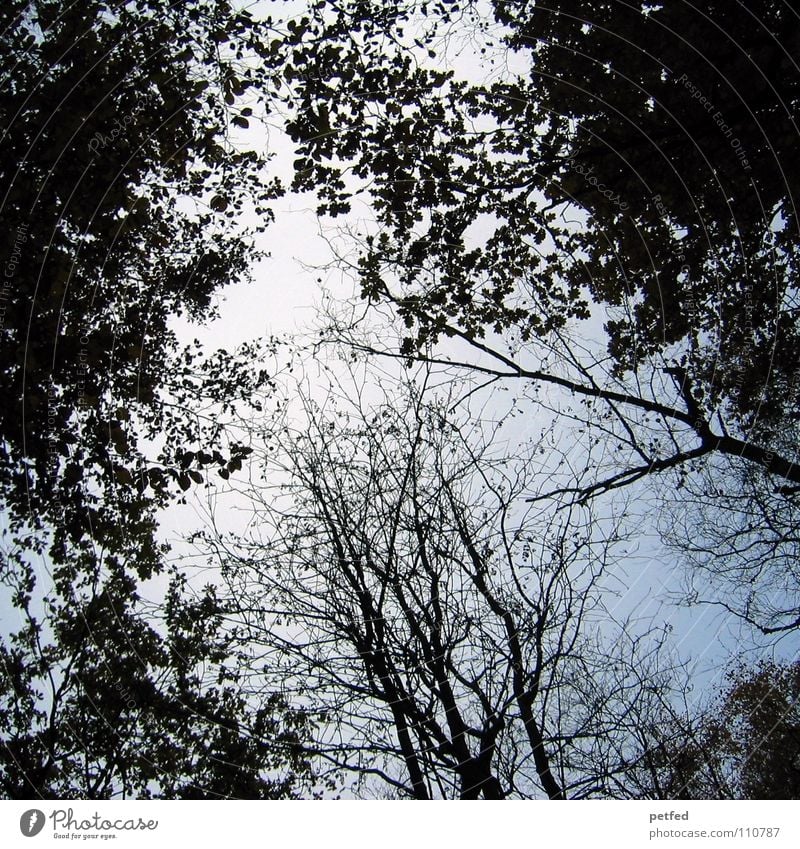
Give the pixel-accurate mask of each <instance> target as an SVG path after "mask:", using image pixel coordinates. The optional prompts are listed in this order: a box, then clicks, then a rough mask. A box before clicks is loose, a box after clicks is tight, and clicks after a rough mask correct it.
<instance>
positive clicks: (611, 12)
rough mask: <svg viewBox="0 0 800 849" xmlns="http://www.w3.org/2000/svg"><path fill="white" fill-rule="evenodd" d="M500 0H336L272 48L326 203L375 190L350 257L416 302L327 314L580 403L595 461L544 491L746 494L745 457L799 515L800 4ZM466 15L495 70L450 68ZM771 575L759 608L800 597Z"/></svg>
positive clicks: (368, 283)
mask: <svg viewBox="0 0 800 849" xmlns="http://www.w3.org/2000/svg"><path fill="white" fill-rule="evenodd" d="M493 9H494V11H493V13H492V14H489V15H488V16H484V17H481V16H482V13H481V11H480V9H479V8H478V7H477V6H476V5H473V4H460V3H459V4H455V3H450V2H439V3H434V4H424V5H423V7H421V8H419V9H418V8H417V7H416V6H415V4H408V5H406V6H399V7H397V6H395V5H394V4H391V5H389V4H384V5H380V6H379V8H378V9H367V7H366V6H365V5H364V4H362V3H359V2H352V3H344V4H335V5H334V4H320V5H318V6H317V7H315V8H314V9H313V10H312V11H310V12H309V13H308V14H306V15H305V16H304V17H303V18H302V19H299V20H296V21H295V22H293V24H292V25H291V26H289V27H288V28H287V30H286V32H285V33H284V35H283V38H282V45H283V49H278V47H276V46H275V44H273V49H272V50H271V51H270V53H269V54H268V55H266V56H265V61H266V62H267V63H268V64H271V65H272V66H273V67H274V68H275V70H276V71H278V70H281V71H284V72H285V73H284V88H283V97H284V99H285V101H286V103H287V105H288V108H289V109H290V112H291V116H292V120H291V121H290V122H289V124H288V125H287V126H288V130H289V132H290V133H291V135H292V137H293V139H294V140H295V142H296V144H297V146H298V153H299V156H298V159H297V160H296V175H295V187H296V188H302V189H316V190H317V192H318V194H319V197H320V201H321V203H320V207H319V208H320V212H321V213H328V214H330V215H333V216H336V215H341V214H343V213H345V212H347V210H348V209H349V207H350V204H351V201H352V200H353V198H359V199H360V198H362V197H364V196H365V197H366V198H367V199H368V200H369V202H370V204H371V208H372V214H373V216H374V221H373V222H372V223H370V222H366V223H365V224H364V226H361V227H359V228H358V233H356V234H354V238H353V246H354V249H355V251H356V258H355V259H348V260H347V262H346V263H345V262H343V263H342V264H346V265H347V266H348V270H349V271H350V272H351V273H353V274H354V275H355V277H356V279H357V281H358V285H359V289H360V293H361V295H362V297H363V298H365V299H366V300H367V301H368V302H369V303H370V304H371V305H376V304H379V305H384V306H387V305H388V306H389V307H390V308H391V309H392V310H393V311H394V313H395V314H396V315H397V316H398V317H399V318H400V319H401V320H402V321H403V322H404V324H405V327H406V330H405V332H404V338H403V339H402V340H401V342H400V345H399V346H398V345H395V344H394V343H393V341H390V342H388V343H384V344H376V343H374V342H372V343H367V344H364V343H363V342H362V341H361V340H359V339H358V338H357V337H358V334H359V333H360V331H359V330H358V329H355V330H354V329H353V328H352V327H351V326H349V324H348V321H349V320H350V319H349V318H348V320H347V321H345V322H342V321H339V322H338V323H337V324H336V325H335V326H334V328H333V334H334V335H335V336H336V337H338V338H340V339H341V338H349V339H350V340H351V341H355V343H356V344H357V345H359V346H360V347H361V349H362V350H369V351H371V352H373V353H378V354H381V355H383V356H397V357H400V358H404V359H412V360H413V359H417V360H427V361H431V362H439V363H442V362H445V361H446V362H449V363H451V364H454V365H458V366H460V367H462V368H463V369H466V370H469V371H470V372H472V373H473V374H477V375H482V376H483V377H484V379H485V380H486V381H494V382H495V383H498V384H499V383H511V382H513V383H515V384H517V385H521V386H522V385H526V386H527V387H528V388H527V389H520V392H523V391H527V392H529V393H530V394H531V397H532V399H533V401H534V403H535V404H536V405H537V407H539V409H541V408H542V406H545V407H549V408H550V409H551V410H552V411H553V413H554V414H555V415H556V416H557V417H559V418H561V419H562V421H567V422H570V421H572V422H576V423H577V425H578V427H579V428H580V429H582V431H583V433H584V435H585V436H586V441H585V446H584V449H583V452H584V461H585V462H584V463H581V464H580V466H581V467H583V466H584V465H585V466H586V467H587V468H588V469H589V470H590V473H589V474H581V475H580V481H578V480H576V479H575V478H574V477H573V478H572V479H568V478H566V479H563V480H562V481H560V482H559V483H558V484H557V485H555V486H554V487H553V488H552V489H551V490H549V491H547V490H545V491H541V492H538V493H532V497H537V498H539V497H541V498H543V499H544V498H553V497H556V498H562V497H564V496H570V497H571V498H572V499H574V500H575V501H576V502H579V503H582V502H585V501H586V500H587V499H594V498H599V497H601V496H604V495H606V494H608V493H611V492H615V491H619V490H620V489H622V488H627V487H633V486H642V485H645V484H646V483H647V481H648V479H649V480H651V481H652V482H653V483H652V485H653V488H654V489H658V490H659V491H660V492H661V493H662V494H664V493H666V494H667V497H666V498H664V501H669V500H671V501H672V502H673V503H679V502H680V496H678V498H670V494H671V493H674V492H675V491H676V490H680V489H681V488H682V487H684V486H685V485H687V481H688V482H689V483H690V484H691V485H692V486H694V487H695V488H696V489H698V490H699V489H700V488H701V487H702V485H703V480H704V479H705V480H708V479H709V478H711V479H713V481H714V483H715V486H714V488H713V490H712V489H710V488H708V487H706V488H705V489H706V492H705V497H706V498H708V497H711V498H714V497H715V496H714V495H712V492H715V491H716V492H718V493H723V494H727V496H729V497H731V498H734V497H736V496H737V494H738V493H739V492H740V490H741V488H742V485H743V484H742V481H743V480H746V479H747V480H750V481H751V484H746V485H747V486H751V485H754V486H756V487H757V489H758V490H759V492H761V493H762V496H764V495H767V494H768V497H761V502H762V504H766V503H767V502H768V501H772V502H777V504H778V506H777V509H776V510H775V511H774V512H773V513H772V514H771V519H770V521H771V522H773V523H774V524H775V526H776V529H775V536H776V537H777V538H779V539H780V538H783V537H786V536H787V535H788V536H793V535H794V524H793V523H794V521H795V519H794V514H795V509H796V506H795V501H796V498H797V495H798V493H799V492H800V490H798V484H800V466H798V464H797V460H798V456H797V444H796V439H794V438H793V436H794V430H793V421H794V420H795V419H796V417H797V412H798V394H797V381H796V374H795V368H796V366H795V363H796V362H797V350H798V335H797V287H796V283H795V277H796V271H797V255H796V244H797V238H796V234H797V219H796V213H795V209H794V198H795V194H796V189H797V172H796V166H794V165H793V164H792V163H793V159H792V157H791V153H790V152H791V149H792V145H793V141H792V140H793V138H794V134H795V130H794V124H793V121H794V119H795V115H796V111H797V99H798V90H799V89H798V83H799V82H800V80H799V78H798V74H797V68H796V66H795V65H794V63H793V61H792V59H791V55H792V45H793V44H794V42H795V41H796V39H797V33H798V31H800V30H799V28H798V17H797V15H796V13H795V12H794V11H793V10H792V9H791V8H790V7H789V6H788V5H787V4H785V3H781V2H773V0H764V2H759V3H755V4H753V3H749V4H747V6H746V7H745V6H743V5H741V4H740V5H738V6H735V7H730V6H729V5H728V4H726V5H724V6H723V5H721V4H719V3H716V2H712V0H709V2H707V3H703V4H700V6H698V5H697V4H684V3H671V4H662V5H660V6H658V5H656V6H653V4H649V3H641V4H633V5H631V4H620V3H612V2H606V3H587V2H581V0H564V2H556V3H549V4H545V5H541V4H520V3H505V2H503V3H498V4H495V6H494V7H493ZM418 12H419V13H421V15H420V14H417V13H418ZM426 13H428V14H427V17H423V16H425V15H426ZM467 28H471V29H473V30H476V31H478V32H480V33H488V34H487V35H482V36H481V38H482V39H483V41H482V44H483V50H485V51H486V55H487V57H489V58H488V59H487V63H486V64H485V65H484V66H483V67H482V68H481V70H482V71H484V72H485V73H486V75H487V76H488V75H489V74H491V76H490V77H489V81H484V80H475V79H474V75H473V77H472V78H465V77H463V76H462V77H458V76H456V74H455V73H454V72H453V71H452V70H450V69H449V68H448V60H449V59H450V58H452V53H451V54H448V52H447V49H448V45H451V44H453V43H455V42H457V39H458V37H459V34H460V33H461V32H463V31H464V30H466V29H467ZM280 41H281V40H279V42H280ZM498 57H499V60H500V61H497V62H495V59H496V58H498ZM502 60H508V61H507V62H506V67H508V66H509V65H510V64H511V62H512V60H513V67H515V68H516V67H522V70H521V71H519V72H516V71H513V72H512V71H508V70H506V68H500V69H499V70H498V68H497V66H498V65H502ZM491 62H495V64H494V65H492V64H491ZM287 65H291V68H289V67H287ZM312 66H313V67H315V68H316V69H318V71H317V72H315V73H306V70H307V69H309V68H310V67H312ZM476 73H480V71H479V72H476ZM317 116H324V118H325V120H324V124H325V126H324V127H320V126H319V122H318V121H317ZM327 128H330V129H329V130H328V129H327ZM350 315H352V313H350ZM435 345H438V347H434V346H435ZM543 399H547V400H546V401H545V403H544V404H543ZM598 438H599V439H600V440H601V443H602V445H601V447H600V448H596V446H597V442H596V440H597V439H598ZM598 456H601V457H602V460H600V461H598V459H597V458H598ZM786 517H789V524H788V525H784V524H783V521H784V519H786ZM748 526H749V523H748V522H745V524H744V525H742V526H740V527H737V528H734V529H732V534H734V535H740V536H741V535H742V534H745V533H747V530H746V529H747V527H748ZM734 544H735V541H734ZM781 559H782V558H781V557H779V558H776V559H775V561H774V562H775V563H778V562H780V561H781ZM783 560H784V562H785V558H783ZM716 567H718V568H720V569H725V568H726V566H725V563H724V560H723V559H722V558H718V559H717V563H716ZM716 567H715V568H716ZM776 581H777V582H778V583H784V584H789V586H790V590H789V593H790V597H789V598H788V599H787V603H786V604H785V605H784V608H785V609H784V611H783V615H781V616H779V617H778V619H777V621H775V620H771V619H770V617H769V616H767V617H758V618H757V624H758V625H759V627H761V628H763V629H764V630H769V629H784V628H791V627H795V625H794V624H793V623H795V622H796V621H800V619H798V615H797V611H798V609H799V608H798V601H797V597H796V582H792V581H790V580H788V578H787V576H786V575H782V574H778V576H777V578H776ZM760 589H762V590H763V591H764V592H766V585H763V586H761V587H760ZM737 611H738V612H739V613H742V614H744V615H745V616H749V614H748V612H747V610H746V608H745V607H739V608H737ZM751 618H753V617H751Z"/></svg>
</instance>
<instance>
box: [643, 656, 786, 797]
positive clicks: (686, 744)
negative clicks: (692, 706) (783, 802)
mask: <svg viewBox="0 0 800 849" xmlns="http://www.w3.org/2000/svg"><path fill="white" fill-rule="evenodd" d="M798 673H799V670H798V664H797V663H778V662H773V661H764V662H761V663H759V664H757V665H756V666H747V665H745V664H743V663H742V664H738V665H735V666H732V667H731V668H730V669H729V671H728V674H727V678H726V683H725V684H724V685H723V686H722V687H721V688H720V690H719V692H718V694H717V696H716V698H715V699H714V700H712V701H711V702H710V703H709V704H708V705H707V708H706V710H705V711H704V712H703V713H702V714H700V716H698V717H695V721H694V723H693V726H694V728H693V731H692V733H691V735H687V734H686V733H685V730H684V732H683V733H678V734H675V735H673V736H672V737H671V738H670V737H668V736H666V735H665V736H664V739H663V742H662V747H661V748H660V749H655V748H654V749H653V751H652V752H651V754H650V757H649V759H648V766H649V770H648V773H647V774H648V777H649V779H650V780H651V786H653V787H654V788H657V792H658V793H659V797H660V798H674V799H718V798H721V799H797V798H798V795H799V794H800V722H798V700H799V699H800V678H799V677H798ZM683 727H684V729H686V727H687V726H686V725H684V726H683ZM663 730H665V728H662V731H663Z"/></svg>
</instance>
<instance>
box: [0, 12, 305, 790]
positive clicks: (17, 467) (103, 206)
mask: <svg viewBox="0 0 800 849" xmlns="http://www.w3.org/2000/svg"><path fill="white" fill-rule="evenodd" d="M258 31H259V27H258V25H257V23H256V22H255V21H254V19H253V18H252V17H251V15H250V14H249V13H248V12H247V11H238V10H236V9H235V8H234V7H233V6H231V5H230V4H229V3H227V2H226V1H225V0H192V2H182V3H177V4H175V3H170V2H165V0H164V1H162V0H134V2H104V0H87V2H83V1H82V2H68V0H35V1H34V0H10V2H8V3H5V4H3V7H2V10H0V44H1V46H2V51H1V52H2V55H1V58H0V77H2V79H3V86H2V94H0V127H2V142H1V143H2V160H1V161H0V198H1V199H2V201H0V203H1V204H2V206H1V207H0V216H2V223H3V227H2V228H0V229H1V230H2V235H1V236H0V257H2V263H3V285H2V296H1V297H0V301H1V303H0V346H2V365H1V366H0V428H2V435H3V438H2V442H1V443H0V504H2V509H3V519H2V538H3V545H2V561H0V581H2V584H3V586H4V590H5V592H4V598H3V604H4V605H5V606H6V607H9V606H10V607H12V608H14V609H15V612H16V613H17V614H18V616H19V621H20V625H19V626H18V627H16V628H14V627H13V626H9V628H8V630H7V631H4V633H3V635H2V637H3V647H2V652H1V654H2V662H1V663H0V679H1V680H2V697H1V698H0V712H1V713H2V725H1V726H0V741H1V742H2V759H1V760H0V763H1V765H2V768H1V769H0V786H2V790H3V792H4V793H5V794H6V795H10V796H13V797H15V798H24V797H33V796H36V795H40V796H45V797H61V796H65V797H70V798H71V797H76V796H87V797H91V798H101V797H108V796H118V795H122V796H123V797H128V796H131V795H138V796H150V795H161V796H182V797H186V796H198V795H199V796H203V795H207V796H210V797H214V796H229V795H237V794H241V795H245V796H254V797H264V796H275V795H291V794H293V793H294V792H295V787H296V786H297V785H298V782H300V781H301V780H304V778H303V776H305V775H307V770H306V766H305V762H304V761H303V760H302V759H301V758H300V757H299V756H298V755H297V747H296V745H295V743H296V740H297V739H298V738H299V736H301V735H302V733H303V728H304V725H303V718H302V714H300V713H297V712H294V713H293V712H292V711H291V710H290V709H289V707H288V706H287V705H286V703H285V701H284V700H282V699H281V698H280V695H279V694H268V695H265V696H264V697H263V699H262V702H261V703H260V702H258V701H253V700H252V699H249V697H248V696H247V693H246V691H245V689H244V688H243V685H242V682H241V681H240V680H239V678H238V676H237V674H236V672H235V670H232V669H231V667H230V666H228V665H226V664H228V663H229V660H230V659H229V658H228V656H227V653H229V652H230V653H232V654H231V657H234V656H235V654H233V652H234V651H235V649H236V642H235V640H234V639H233V638H232V637H231V635H229V634H225V633H222V632H221V633H220V634H219V635H218V634H217V633H216V630H217V629H218V628H219V622H218V620H219V617H220V616H221V615H222V613H221V611H220V609H219V607H218V605H217V604H216V602H215V600H214V597H213V595H206V596H203V597H202V598H201V600H199V601H193V600H192V599H191V597H190V596H189V595H188V591H185V590H184V589H181V590H180V591H178V588H179V587H181V586H182V584H181V575H180V574H175V573H174V570H173V572H169V571H168V570H167V569H166V566H165V555H166V548H165V546H164V545H163V544H161V543H160V542H159V540H158V535H157V511H158V509H159V508H160V507H163V506H164V505H165V504H167V503H168V502H169V501H170V500H171V499H172V498H173V497H174V496H175V494H176V493H178V492H184V491H186V490H188V489H189V487H190V486H192V485H193V484H202V483H203V482H204V479H205V477H206V474H207V472H208V471H209V470H213V469H218V470H219V471H221V472H222V473H224V474H228V473H229V469H230V468H236V467H241V463H242V459H243V457H244V456H246V450H245V449H244V448H243V447H242V446H238V445H235V444H233V445H232V444H230V443H229V442H228V441H227V439H226V438H225V437H224V436H221V419H220V417H219V414H220V410H223V411H224V409H225V407H226V405H230V404H232V403H235V399H236V397H237V393H245V394H247V393H249V392H250V391H251V390H252V387H253V386H254V385H259V386H260V385H263V384H264V383H265V382H266V381H267V380H268V377H267V375H266V374H265V373H264V372H263V371H261V370H260V369H253V367H252V363H251V364H249V365H247V366H246V367H245V366H242V365H240V366H239V367H238V368H237V367H236V366H235V365H234V364H233V363H232V361H231V357H230V355H228V354H227V353H226V352H224V351H221V352H217V353H214V354H211V355H210V356H209V355H206V356H201V354H200V352H199V350H198V347H197V346H189V348H187V349H181V347H180V346H179V345H178V343H177V339H176V336H175V333H174V331H173V330H172V325H171V322H172V320H173V319H174V318H176V317H178V316H183V315H185V316H188V317H189V318H191V319H193V320H200V319H202V318H207V317H209V316H212V315H213V314H214V306H213V298H214V295H215V293H216V292H217V291H218V290H219V289H220V288H221V287H222V286H223V285H224V284H226V283H228V282H231V281H236V280H240V279H243V278H244V277H245V276H246V274H247V269H248V267H249V263H250V260H251V258H252V255H253V253H252V239H251V235H252V234H250V233H247V232H243V231H242V228H241V227H239V226H237V225H236V224H235V222H234V216H235V215H237V214H238V213H239V212H240V211H241V210H242V208H243V204H244V201H245V199H246V198H248V197H251V196H252V195H253V194H254V187H255V186H256V185H258V188H259V193H260V196H261V197H262V198H264V197H265V196H267V197H268V196H272V195H273V194H275V193H277V192H278V191H279V189H278V187H277V185H272V186H268V181H267V180H265V179H264V178H263V173H262V171H263V165H264V163H265V161H266V158H265V157H263V156H260V155H258V154H256V153H255V152H253V151H252V150H249V149H248V148H247V146H246V145H244V144H242V143H241V142H240V141H239V140H237V139H236V138H235V136H234V134H233V132H232V131H233V129H234V128H236V127H238V128H240V129H244V128H246V127H247V125H248V120H247V116H248V115H250V114H251V113H252V108H251V106H249V105H248V102H249V101H248V98H247V92H248V87H249V85H250V83H251V82H252V78H253V73H254V71H253V68H252V66H251V65H250V64H248V58H249V55H250V50H249V47H248V45H249V43H250V41H251V40H252V39H253V38H255V33H256V32H258ZM256 211H257V212H258V213H259V214H260V215H261V216H262V223H263V221H266V220H268V209H267V208H266V206H265V205H264V203H263V202H259V203H258V204H257V208H256ZM251 350H253V348H251ZM203 405H205V408H204V406H203ZM189 409H192V410H193V415H187V410H189ZM204 413H206V414H207V413H212V415H204ZM158 574H161V575H162V580H161V583H160V584H159V583H155V584H153V585H151V586H155V587H159V586H161V587H162V588H163V586H164V585H165V580H166V578H170V579H171V580H173V590H172V592H171V595H170V596H169V598H168V599H167V600H165V605H166V607H165V610H162V613H161V616H160V617H159V616H157V615H156V613H155V612H153V611H152V610H151V609H149V608H148V606H147V605H145V604H144V602H143V600H142V596H143V593H142V582H143V581H145V580H147V579H150V578H152V577H153V576H155V575H158ZM175 582H177V583H175ZM203 620H205V621H203ZM204 629H207V630H204ZM204 667H206V668H207V670H208V673H209V674H212V677H211V678H210V679H209V678H208V677H206V675H201V674H200V672H201V670H202V669H203V668H204ZM214 672H216V673H218V675H219V678H218V680H216V681H215V680H214V679H213V673H214Z"/></svg>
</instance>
